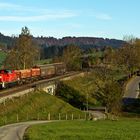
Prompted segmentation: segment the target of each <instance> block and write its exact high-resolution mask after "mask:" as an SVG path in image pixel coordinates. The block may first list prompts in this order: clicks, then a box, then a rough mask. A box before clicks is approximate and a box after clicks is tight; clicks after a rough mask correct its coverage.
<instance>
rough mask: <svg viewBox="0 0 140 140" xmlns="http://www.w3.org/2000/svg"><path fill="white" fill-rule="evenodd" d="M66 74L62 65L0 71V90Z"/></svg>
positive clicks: (55, 64)
mask: <svg viewBox="0 0 140 140" xmlns="http://www.w3.org/2000/svg"><path fill="white" fill-rule="evenodd" d="M65 72H66V67H65V65H64V63H54V64H48V65H38V66H35V67H33V68H31V69H25V70H6V69H3V70H0V88H6V87H10V86H11V85H13V84H24V83H28V82H32V81H35V80H41V79H46V78H50V77H53V76H57V75H63V74H64V73H65Z"/></svg>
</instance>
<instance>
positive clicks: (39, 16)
mask: <svg viewBox="0 0 140 140" xmlns="http://www.w3.org/2000/svg"><path fill="white" fill-rule="evenodd" d="M1 10H2V14H1V16H0V21H12V22H13V21H15V22H36V21H46V20H56V19H64V18H72V17H75V16H77V14H76V13H74V12H73V11H70V10H63V9H60V10H59V9H47V8H46V9H44V8H37V7H26V6H22V5H16V4H12V3H0V11H1ZM7 10H8V11H11V12H10V13H9V14H8V15H4V13H5V12H4V11H7ZM13 11H15V12H13ZM14 13H15V14H14ZM13 14H14V15H13ZM19 15H20V16H19Z"/></svg>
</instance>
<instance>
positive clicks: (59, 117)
mask: <svg viewBox="0 0 140 140" xmlns="http://www.w3.org/2000/svg"><path fill="white" fill-rule="evenodd" d="M60 120H61V114H60V113H59V121H60Z"/></svg>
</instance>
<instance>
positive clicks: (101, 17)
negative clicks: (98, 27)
mask: <svg viewBox="0 0 140 140" xmlns="http://www.w3.org/2000/svg"><path fill="white" fill-rule="evenodd" d="M95 17H96V18H97V19H101V20H111V19H112V17H111V16H110V15H108V14H97V15H95Z"/></svg>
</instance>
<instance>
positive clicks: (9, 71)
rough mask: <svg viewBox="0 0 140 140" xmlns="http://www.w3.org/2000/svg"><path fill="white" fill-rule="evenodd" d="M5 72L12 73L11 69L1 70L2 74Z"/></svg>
mask: <svg viewBox="0 0 140 140" xmlns="http://www.w3.org/2000/svg"><path fill="white" fill-rule="evenodd" d="M4 73H12V71H11V70H0V74H4Z"/></svg>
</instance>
